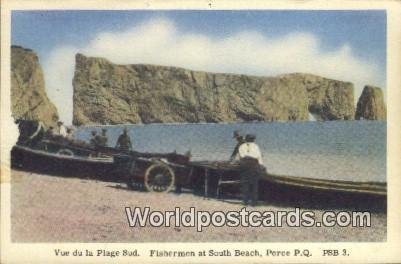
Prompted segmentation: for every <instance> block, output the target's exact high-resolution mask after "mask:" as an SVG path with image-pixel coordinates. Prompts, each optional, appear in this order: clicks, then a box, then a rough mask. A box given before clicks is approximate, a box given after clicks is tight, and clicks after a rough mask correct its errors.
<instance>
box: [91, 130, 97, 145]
mask: <svg viewBox="0 0 401 264" xmlns="http://www.w3.org/2000/svg"><path fill="white" fill-rule="evenodd" d="M91 134H92V137H91V138H90V140H89V144H91V145H92V146H93V147H96V146H97V145H98V143H97V141H98V135H97V132H96V130H92V132H91Z"/></svg>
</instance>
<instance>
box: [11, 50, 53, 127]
mask: <svg viewBox="0 0 401 264" xmlns="http://www.w3.org/2000/svg"><path fill="white" fill-rule="evenodd" d="M11 112H12V116H13V118H14V119H15V120H17V119H19V118H24V119H31V120H39V121H42V122H43V124H44V125H45V126H47V127H49V126H54V125H55V124H56V122H57V120H58V114H57V109H56V107H55V106H54V105H53V104H52V103H51V102H50V100H49V98H48V97H47V95H46V91H45V82H44V78H43V71H42V67H41V66H40V64H39V59H38V56H37V55H36V54H35V53H34V52H33V51H32V50H30V49H25V48H22V47H19V46H12V47H11Z"/></svg>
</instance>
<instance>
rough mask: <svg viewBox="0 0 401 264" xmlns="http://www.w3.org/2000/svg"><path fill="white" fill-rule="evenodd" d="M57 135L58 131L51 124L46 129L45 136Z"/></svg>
mask: <svg viewBox="0 0 401 264" xmlns="http://www.w3.org/2000/svg"><path fill="white" fill-rule="evenodd" d="M55 136H56V131H55V130H54V127H53V126H49V128H48V129H47V130H46V133H45V138H49V139H50V138H53V137H55Z"/></svg>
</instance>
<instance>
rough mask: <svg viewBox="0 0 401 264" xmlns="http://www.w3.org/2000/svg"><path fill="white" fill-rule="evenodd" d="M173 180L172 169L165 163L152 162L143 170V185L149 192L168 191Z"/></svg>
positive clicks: (171, 186)
mask: <svg viewBox="0 0 401 264" xmlns="http://www.w3.org/2000/svg"><path fill="white" fill-rule="evenodd" d="M174 181H175V174H174V171H173V170H172V169H171V168H170V167H169V166H168V165H166V164H162V163H156V164H153V165H152V166H150V167H149V168H148V169H147V170H146V172H145V187H146V190H148V191H149V192H169V191H170V190H171V188H173V186H174Z"/></svg>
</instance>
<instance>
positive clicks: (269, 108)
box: [73, 54, 355, 125]
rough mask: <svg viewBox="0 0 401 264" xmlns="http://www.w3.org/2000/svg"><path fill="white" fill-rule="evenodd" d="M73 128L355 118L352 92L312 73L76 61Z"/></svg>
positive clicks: (88, 59) (348, 85)
mask: <svg viewBox="0 0 401 264" xmlns="http://www.w3.org/2000/svg"><path fill="white" fill-rule="evenodd" d="M73 86H74V96H73V103H74V110H73V111H74V113H73V124H74V125H89V124H123V123H176V122H190V123H198V122H242V121H289V120H293V121H306V120H309V113H312V114H313V115H314V116H316V117H317V119H319V120H339V119H341V120H350V119H353V118H354V114H355V107H354V91H353V85H352V84H351V83H348V82H341V81H336V80H330V79H326V78H322V77H319V76H314V75H310V74H299V73H295V74H288V75H282V76H277V77H255V76H247V75H235V74H220V73H207V72H199V71H191V70H186V69H182V68H176V67H166V66H155V65H143V64H138V65H116V64H113V63H111V62H109V61H108V60H106V59H103V58H91V57H85V56H84V55H82V54H77V55H76V64H75V75H74V79H73Z"/></svg>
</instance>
